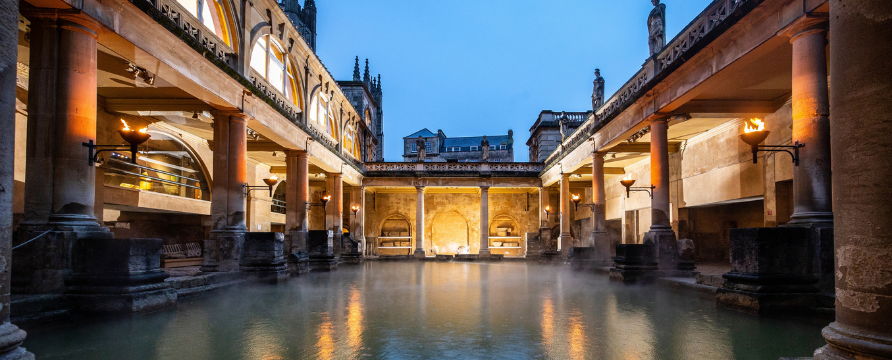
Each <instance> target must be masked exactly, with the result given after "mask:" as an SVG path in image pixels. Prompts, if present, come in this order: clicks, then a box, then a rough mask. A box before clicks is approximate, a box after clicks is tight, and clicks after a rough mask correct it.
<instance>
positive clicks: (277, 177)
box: [269, 174, 279, 180]
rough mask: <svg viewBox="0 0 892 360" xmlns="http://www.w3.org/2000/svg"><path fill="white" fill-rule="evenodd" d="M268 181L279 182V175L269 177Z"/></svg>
mask: <svg viewBox="0 0 892 360" xmlns="http://www.w3.org/2000/svg"><path fill="white" fill-rule="evenodd" d="M269 179H270V180H279V175H276V174H273V176H270V177H269Z"/></svg>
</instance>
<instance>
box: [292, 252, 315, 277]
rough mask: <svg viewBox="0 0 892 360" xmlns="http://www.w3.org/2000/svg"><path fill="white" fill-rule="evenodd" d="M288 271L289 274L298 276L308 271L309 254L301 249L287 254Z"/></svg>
mask: <svg viewBox="0 0 892 360" xmlns="http://www.w3.org/2000/svg"><path fill="white" fill-rule="evenodd" d="M288 271H290V272H291V276H300V275H303V274H306V273H309V272H310V256H309V255H307V253H306V252H303V251H299V252H296V253H292V254H288Z"/></svg>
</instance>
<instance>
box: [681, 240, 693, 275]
mask: <svg viewBox="0 0 892 360" xmlns="http://www.w3.org/2000/svg"><path fill="white" fill-rule="evenodd" d="M696 268H697V267H696V266H695V265H694V240H691V239H681V240H678V270H694V269H696Z"/></svg>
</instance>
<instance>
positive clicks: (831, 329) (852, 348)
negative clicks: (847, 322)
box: [814, 322, 892, 360]
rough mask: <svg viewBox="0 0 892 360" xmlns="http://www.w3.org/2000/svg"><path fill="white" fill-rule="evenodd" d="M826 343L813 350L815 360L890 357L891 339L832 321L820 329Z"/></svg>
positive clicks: (891, 351)
mask: <svg viewBox="0 0 892 360" xmlns="http://www.w3.org/2000/svg"><path fill="white" fill-rule="evenodd" d="M821 335H823V336H824V339H825V340H827V343H828V345H825V346H824V347H822V348H820V349H818V350H815V354H814V356H815V360H855V359H884V358H885V359H889V358H892V339H889V338H888V337H884V336H877V335H878V334H870V333H865V332H863V331H859V332H855V331H853V330H849V329H847V328H846V327H844V326H842V325H840V324H839V323H837V322H833V323H831V324H830V325H828V326H827V327H825V328H824V330H823V331H821Z"/></svg>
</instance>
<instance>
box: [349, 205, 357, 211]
mask: <svg viewBox="0 0 892 360" xmlns="http://www.w3.org/2000/svg"><path fill="white" fill-rule="evenodd" d="M350 210H352V211H353V212H357V211H359V205H353V206H351V207H350Z"/></svg>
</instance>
